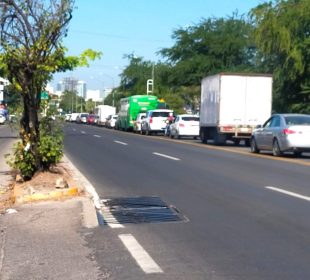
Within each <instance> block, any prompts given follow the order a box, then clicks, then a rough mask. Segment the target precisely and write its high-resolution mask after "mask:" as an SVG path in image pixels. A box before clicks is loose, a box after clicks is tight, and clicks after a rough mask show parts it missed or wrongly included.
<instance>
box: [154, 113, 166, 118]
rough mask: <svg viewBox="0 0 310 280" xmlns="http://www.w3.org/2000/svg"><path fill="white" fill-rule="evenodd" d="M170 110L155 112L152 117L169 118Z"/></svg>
mask: <svg viewBox="0 0 310 280" xmlns="http://www.w3.org/2000/svg"><path fill="white" fill-rule="evenodd" d="M169 113H170V112H153V113H152V117H164V118H167V117H168V116H169Z"/></svg>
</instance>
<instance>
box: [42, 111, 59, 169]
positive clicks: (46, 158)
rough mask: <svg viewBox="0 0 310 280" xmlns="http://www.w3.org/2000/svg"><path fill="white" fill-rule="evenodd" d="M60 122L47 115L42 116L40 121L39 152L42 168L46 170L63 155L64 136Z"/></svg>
mask: <svg viewBox="0 0 310 280" xmlns="http://www.w3.org/2000/svg"><path fill="white" fill-rule="evenodd" d="M61 124H62V122H61V121H58V120H51V119H50V118H48V117H44V118H42V119H41V121H40V143H39V154H40V157H41V162H42V168H43V170H48V169H49V168H50V167H51V166H53V165H56V164H57V163H58V162H60V160H61V158H62V156H63V153H64V152H63V151H64V146H63V138H64V136H63V130H62V126H61Z"/></svg>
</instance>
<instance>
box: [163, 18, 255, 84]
mask: <svg viewBox="0 0 310 280" xmlns="http://www.w3.org/2000/svg"><path fill="white" fill-rule="evenodd" d="M252 29H253V27H252V25H251V24H250V23H249V22H247V21H246V20H245V19H244V18H243V17H242V16H241V17H238V15H237V14H233V16H231V17H229V18H219V19H216V18H209V19H204V20H202V21H201V22H200V23H199V24H197V25H194V26H190V27H187V28H180V29H177V30H175V31H174V33H173V35H172V38H173V39H174V40H175V41H176V42H175V44H174V46H172V47H171V48H164V49H162V50H161V51H160V54H161V55H163V56H164V57H166V58H167V60H168V62H170V63H171V64H172V66H173V71H171V72H170V73H171V77H170V83H172V84H175V85H180V86H199V85H200V82H201V79H202V78H203V77H204V76H207V75H210V74H215V73H217V72H221V71H239V72H240V71H242V72H245V71H246V72H248V71H253V67H254V61H255V60H254V58H255V46H254V44H253V40H252V36H251V34H252Z"/></svg>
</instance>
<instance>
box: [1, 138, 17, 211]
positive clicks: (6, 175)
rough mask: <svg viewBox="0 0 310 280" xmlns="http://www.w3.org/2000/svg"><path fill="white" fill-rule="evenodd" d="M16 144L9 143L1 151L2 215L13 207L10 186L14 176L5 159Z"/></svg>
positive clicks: (10, 141) (9, 141) (11, 141)
mask: <svg viewBox="0 0 310 280" xmlns="http://www.w3.org/2000/svg"><path fill="white" fill-rule="evenodd" d="M13 143H14V140H13V139H10V140H8V141H7V143H6V144H5V146H4V147H3V148H2V149H0V214H1V213H3V212H4V211H5V208H8V207H10V206H11V205H12V201H11V196H12V194H11V191H13V190H12V189H11V188H10V186H9V184H10V182H11V181H12V175H11V173H10V167H9V166H8V165H7V163H6V159H5V158H4V155H5V154H8V153H11V147H12V145H13Z"/></svg>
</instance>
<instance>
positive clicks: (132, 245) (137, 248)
mask: <svg viewBox="0 0 310 280" xmlns="http://www.w3.org/2000/svg"><path fill="white" fill-rule="evenodd" d="M118 237H119V238H120V240H121V241H122V242H123V244H124V245H125V247H126V248H127V250H128V251H129V252H130V254H131V256H132V257H133V258H134V259H135V260H136V262H137V263H138V265H139V266H140V268H141V269H142V270H143V271H144V272H145V273H147V274H151V273H163V271H162V269H161V268H160V267H159V266H158V264H157V263H156V262H155V261H154V260H153V259H152V257H151V256H150V255H149V254H148V252H146V251H145V250H144V248H143V247H142V246H141V245H140V244H139V242H138V241H137V240H136V239H135V237H134V236H133V235H131V234H120V235H118Z"/></svg>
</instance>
